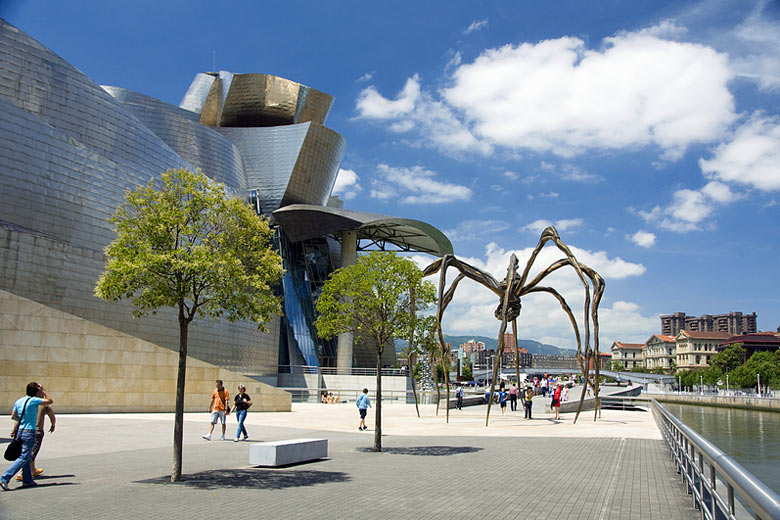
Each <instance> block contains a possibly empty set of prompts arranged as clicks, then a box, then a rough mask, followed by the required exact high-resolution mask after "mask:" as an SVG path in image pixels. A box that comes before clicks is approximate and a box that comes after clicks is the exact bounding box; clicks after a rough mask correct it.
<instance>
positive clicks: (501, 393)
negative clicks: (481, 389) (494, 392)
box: [498, 386, 509, 415]
mask: <svg viewBox="0 0 780 520" xmlns="http://www.w3.org/2000/svg"><path fill="white" fill-rule="evenodd" d="M507 397H509V392H507V391H506V388H504V387H503V386H502V387H501V388H500V389H499V390H498V404H500V405H501V415H504V414H505V413H506V399H507Z"/></svg>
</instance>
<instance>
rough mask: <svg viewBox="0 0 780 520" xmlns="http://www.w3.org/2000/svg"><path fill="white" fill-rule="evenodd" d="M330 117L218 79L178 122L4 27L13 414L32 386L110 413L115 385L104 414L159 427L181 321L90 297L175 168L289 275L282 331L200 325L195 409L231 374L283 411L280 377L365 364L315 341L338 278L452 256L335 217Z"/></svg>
mask: <svg viewBox="0 0 780 520" xmlns="http://www.w3.org/2000/svg"><path fill="white" fill-rule="evenodd" d="M332 103H333V98H332V97H331V96H329V95H328V94H325V93H323V92H320V91H317V90H315V89H313V88H310V87H307V86H305V85H301V84H299V83H296V82H294V81H290V80H288V79H284V78H280V77H276V76H272V75H268V74H233V73H229V72H225V71H220V72H213V73H202V74H197V75H196V77H195V79H194V80H193V81H192V83H191V85H190V87H189V89H187V90H186V93H185V94H184V97H183V99H182V101H181V103H180V105H179V106H173V105H170V104H167V103H164V102H162V101H160V100H157V99H154V98H151V97H149V96H145V95H143V94H140V93H137V92H133V91H129V90H126V89H123V88H120V87H111V86H100V85H97V84H96V83H95V82H93V81H92V80H91V79H89V78H88V77H87V76H85V75H84V74H82V73H81V72H80V71H78V70H77V69H76V68H75V67H73V66H72V65H70V64H69V63H68V62H67V61H65V60H64V59H63V58H61V57H59V56H57V55H56V54H55V53H53V52H52V51H51V50H49V49H47V48H46V47H44V46H43V45H41V44H40V43H38V42H37V41H36V40H34V39H33V38H32V37H30V36H28V35H26V34H25V33H23V32H22V31H20V30H18V29H17V28H15V27H13V26H12V25H10V24H8V23H7V22H5V21H4V20H2V19H0V364H2V366H3V368H2V369H0V371H2V372H1V373H0V375H1V376H3V377H2V383H0V400H1V401H2V402H11V399H12V397H13V396H17V394H18V393H19V389H20V388H23V384H24V383H26V382H27V381H28V380H31V379H40V380H41V381H46V382H47V383H44V384H48V386H49V387H50V388H51V389H52V391H54V392H55V393H59V394H60V395H64V396H66V398H65V399H64V400H63V399H60V400H58V403H59V404H61V405H62V404H63V403H64V406H65V408H66V409H70V410H73V411H77V410H93V409H95V408H94V406H92V405H91V404H90V399H92V397H93V396H92V394H93V393H96V392H101V391H104V390H105V391H107V390H108V389H109V388H116V386H112V385H115V384H117V381H119V382H121V384H123V385H125V387H126V388H125V389H124V390H123V391H121V392H119V394H120V395H117V396H116V397H115V402H114V403H113V404H110V405H109V404H106V405H105V406H103V407H102V408H100V409H101V410H102V409H105V410H117V411H121V410H126V411H130V410H149V409H150V408H149V407H148V406H146V405H145V404H144V403H149V402H154V401H155V400H157V399H158V398H160V399H162V398H163V396H168V395H169V390H170V389H171V388H172V384H173V383H174V382H173V378H174V375H173V374H175V370H174V369H171V370H168V367H169V363H170V362H171V360H174V361H175V355H176V352H177V351H178V327H177V326H176V325H175V324H176V318H175V315H174V313H173V311H172V310H167V309H161V311H160V312H158V313H157V314H156V315H152V316H148V317H144V318H138V319H134V318H132V312H131V307H130V305H129V303H127V302H105V301H102V300H99V299H98V298H97V297H95V296H94V293H93V291H94V286H95V283H96V281H97V279H98V278H99V276H100V274H101V272H102V271H103V269H104V265H105V257H104V254H103V250H104V248H105V246H106V245H107V244H109V243H110V241H111V240H113V238H114V232H113V230H112V228H111V225H110V224H109V222H108V219H109V217H110V216H111V215H112V214H113V212H114V210H115V209H116V207H117V206H118V205H119V204H120V203H121V202H122V201H123V199H124V193H125V191H126V190H128V189H134V188H135V187H136V186H138V185H143V184H146V183H147V182H148V181H149V179H150V178H152V177H158V176H159V174H160V173H161V172H163V171H165V170H166V169H169V168H189V169H193V170H194V169H200V170H201V171H203V172H204V173H205V174H206V175H208V176H209V177H210V178H212V179H214V180H216V181H219V182H220V183H223V184H224V185H225V186H226V187H227V188H228V190H230V191H231V192H232V193H233V194H236V195H238V196H241V197H245V198H246V199H247V201H248V202H249V203H250V204H251V205H252V206H253V207H254V208H255V210H256V211H257V212H258V214H261V215H265V216H268V217H269V218H271V220H272V224H273V225H274V229H275V238H274V242H275V247H276V248H277V249H278V250H279V252H280V253H281V254H282V257H283V260H284V267H285V275H284V279H283V281H282V283H281V285H280V287H279V292H280V293H281V294H282V296H283V299H284V303H283V313H282V316H279V317H275V318H274V319H272V320H271V322H269V323H267V324H266V325H267V327H268V329H269V332H260V331H259V330H258V329H257V326H256V325H255V324H253V323H249V322H236V323H230V322H228V321H227V320H210V319H201V320H197V321H196V322H194V323H193V325H192V326H191V327H190V334H189V354H190V357H191V358H192V359H191V366H193V367H195V368H194V369H192V370H190V379H188V385H189V386H188V394H190V393H191V392H195V393H201V392H207V391H210V386H211V385H212V384H213V379H214V378H215V377H216V376H215V374H217V375H220V376H221V378H222V379H224V380H225V381H226V382H227V381H249V382H250V384H251V385H252V386H250V393H251V388H254V390H255V393H256V394H263V395H265V396H266V401H267V403H269V404H268V406H267V409H284V408H285V407H289V394H287V393H285V392H281V391H279V390H277V389H276V388H273V385H275V383H276V374H277V372H278V366H279V365H309V366H312V365H313V366H340V367H344V368H349V367H352V366H360V365H362V364H363V363H364V361H363V358H364V357H365V356H364V355H363V354H365V352H363V351H362V350H361V347H360V345H359V344H357V345H354V346H353V341H352V338H351V337H341V338H339V339H338V340H333V341H327V342H326V341H323V340H321V339H319V338H317V335H316V331H315V330H314V328H313V325H312V323H313V320H314V317H315V316H314V305H313V303H314V301H315V300H316V297H317V295H318V291H319V289H320V288H321V286H322V283H323V282H324V281H325V280H326V279H327V276H328V274H329V273H330V272H332V271H333V270H334V269H335V268H337V267H339V266H341V265H347V264H349V263H351V262H354V261H355V259H356V255H357V252H358V251H359V250H361V249H363V248H366V247H370V246H372V247H375V248H376V247H379V248H386V247H388V246H389V247H392V248H393V249H401V250H405V251H424V252H427V253H430V254H433V255H436V256H440V255H442V254H445V253H451V252H452V247H451V244H450V242H449V240H447V238H446V237H445V236H444V235H443V234H442V233H441V232H440V231H438V230H437V229H435V228H434V227H432V226H430V225H428V224H425V223H423V222H419V221H415V220H411V219H403V218H394V217H388V216H383V215H373V214H367V213H362V212H354V211H349V210H346V209H344V208H342V207H340V205H339V204H335V205H334V200H333V198H331V196H330V195H331V190H332V188H333V184H334V182H335V179H336V176H337V174H338V171H339V165H340V163H341V160H342V157H343V156H344V151H345V148H346V142H345V140H344V138H343V137H342V136H341V135H339V134H338V133H337V132H335V131H333V130H331V129H329V128H327V127H326V126H325V121H326V119H327V116H328V112H329V111H330V108H331V105H332ZM171 356H173V357H171ZM369 360H370V358H369ZM173 366H174V367H175V363H173ZM368 366H372V365H371V364H369V365H368ZM266 383H267V384H266ZM248 386H249V385H248ZM58 389H59V391H58ZM17 397H18V396H17ZM13 398H15V397H13ZM167 400H168V399H167V398H166V401H167ZM189 407H190V406H189V401H188V408H189ZM193 407H194V409H198V410H200V409H201V408H202V407H203V405H202V403H199V402H198V403H193ZM60 408H61V409H62V406H61V407H60ZM152 408H154V407H152ZM154 409H158V408H154ZM63 411H64V410H63Z"/></svg>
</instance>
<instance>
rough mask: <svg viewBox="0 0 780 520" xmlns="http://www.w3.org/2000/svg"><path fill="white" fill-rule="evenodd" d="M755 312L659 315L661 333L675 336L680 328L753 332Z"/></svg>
mask: <svg viewBox="0 0 780 520" xmlns="http://www.w3.org/2000/svg"><path fill="white" fill-rule="evenodd" d="M756 320H757V316H756V313H755V312H753V313H751V314H742V313H741V312H730V313H728V314H702V315H701V316H698V317H697V316H686V315H685V313H684V312H675V313H674V314H668V315H666V316H661V334H664V335H666V336H677V334H679V333H680V331H681V330H687V331H701V332H727V333H729V334H732V335H737V334H753V333H755V332H756V331H757V329H756Z"/></svg>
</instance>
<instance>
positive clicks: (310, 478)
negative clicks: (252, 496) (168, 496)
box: [135, 468, 351, 489]
mask: <svg viewBox="0 0 780 520" xmlns="http://www.w3.org/2000/svg"><path fill="white" fill-rule="evenodd" d="M170 480H171V479H170V476H164V477H157V478H151V479H146V480H136V481H135V483H136V484H171V485H175V486H186V487H193V488H197V489H224V488H235V489H285V488H294V487H304V486H313V485H315V484H326V483H333V482H347V481H349V480H351V478H350V477H349V476H348V475H347V474H346V473H342V472H340V471H279V470H272V469H260V468H250V469H214V470H208V471H201V472H198V473H192V474H188V475H182V477H181V481H180V482H171V481H170Z"/></svg>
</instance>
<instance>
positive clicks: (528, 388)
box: [523, 386, 534, 419]
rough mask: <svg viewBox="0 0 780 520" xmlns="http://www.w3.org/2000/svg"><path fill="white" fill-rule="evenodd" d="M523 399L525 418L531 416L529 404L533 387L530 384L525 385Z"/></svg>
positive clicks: (530, 404) (532, 394) (532, 396)
mask: <svg viewBox="0 0 780 520" xmlns="http://www.w3.org/2000/svg"><path fill="white" fill-rule="evenodd" d="M524 397H525V399H523V408H525V418H526V419H530V418H531V406H532V404H533V401H532V400H533V398H534V389H533V387H531V386H526V387H525V396H524Z"/></svg>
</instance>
